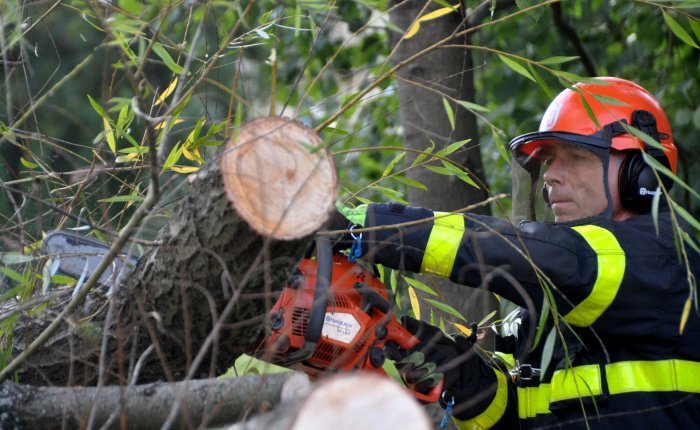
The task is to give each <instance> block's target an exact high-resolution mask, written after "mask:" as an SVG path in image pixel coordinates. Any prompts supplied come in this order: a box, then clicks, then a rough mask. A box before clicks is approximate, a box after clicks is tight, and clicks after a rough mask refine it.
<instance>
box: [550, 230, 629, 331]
mask: <svg viewBox="0 0 700 430" xmlns="http://www.w3.org/2000/svg"><path fill="white" fill-rule="evenodd" d="M572 228H573V229H574V230H576V231H577V232H578V233H579V234H580V235H581V236H583V238H584V239H586V242H588V244H589V245H590V247H591V248H593V251H595V253H596V255H597V256H598V277H597V278H596V281H595V284H594V285H593V289H592V290H591V293H590V294H589V295H588V297H586V298H585V299H584V300H583V301H582V302H581V303H579V304H578V305H577V306H576V307H575V308H573V309H572V310H571V312H569V313H568V314H567V315H565V316H564V320H565V321H566V322H568V323H569V324H572V325H575V326H579V327H586V326H589V325H591V324H593V323H594V322H595V321H596V320H597V319H598V317H600V316H601V315H602V314H603V312H605V310H606V309H607V308H608V306H610V304H611V303H612V301H613V300H614V299H615V296H616V295H617V291H618V290H619V289H620V284H621V283H622V277H623V276H624V274H625V252H624V251H623V250H622V248H621V247H620V244H619V243H618V241H617V239H615V236H613V234H612V233H611V232H609V231H608V230H606V229H604V228H602V227H598V226H595V225H582V226H577V227H572Z"/></svg>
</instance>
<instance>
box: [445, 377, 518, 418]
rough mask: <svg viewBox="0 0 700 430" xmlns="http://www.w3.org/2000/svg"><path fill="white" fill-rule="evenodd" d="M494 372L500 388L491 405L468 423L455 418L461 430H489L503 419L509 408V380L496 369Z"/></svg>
mask: <svg viewBox="0 0 700 430" xmlns="http://www.w3.org/2000/svg"><path fill="white" fill-rule="evenodd" d="M494 372H496V378H497V379H498V386H497V387H496V395H495V396H493V400H492V401H491V404H490V405H489V407H488V408H486V410H485V411H484V412H482V413H481V414H479V415H477V416H476V417H474V418H472V419H470V420H468V421H460V420H458V419H456V418H454V419H453V420H452V421H454V423H455V426H456V427H457V428H458V429H459V430H482V429H489V428H491V427H493V426H494V425H495V424H496V423H497V422H498V421H500V419H501V418H503V413H504V412H505V411H506V406H508V380H507V379H506V375H505V374H504V373H503V372H501V371H499V370H496V369H494Z"/></svg>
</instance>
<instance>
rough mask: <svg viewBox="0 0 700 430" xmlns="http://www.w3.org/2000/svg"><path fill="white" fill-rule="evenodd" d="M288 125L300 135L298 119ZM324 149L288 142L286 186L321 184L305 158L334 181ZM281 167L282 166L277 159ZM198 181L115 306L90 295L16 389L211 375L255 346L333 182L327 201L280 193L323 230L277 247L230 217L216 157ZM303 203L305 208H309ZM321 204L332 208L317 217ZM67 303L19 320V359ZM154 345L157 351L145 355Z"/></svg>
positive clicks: (266, 172)
mask: <svg viewBox="0 0 700 430" xmlns="http://www.w3.org/2000/svg"><path fill="white" fill-rule="evenodd" d="M270 121H271V122H273V123H274V124H276V125H277V126H278V127H281V129H282V130H283V132H284V133H286V134H288V135H289V136H293V135H294V134H293V133H291V132H290V131H289V130H288V129H287V128H284V127H287V126H286V125H280V119H278V118H272V119H271V120H270ZM281 123H282V124H288V125H289V126H290V127H292V128H298V127H301V124H300V123H297V122H294V121H291V120H281ZM246 126H248V124H247V125H246ZM246 126H244V129H242V130H241V131H240V135H241V136H246V134H245V130H249V129H245V127H246ZM254 126H255V127H260V124H259V123H256V124H254ZM257 142H258V143H256V144H260V145H263V148H262V149H260V151H261V153H265V151H266V150H265V149H264V145H265V144H268V143H270V140H269V139H265V138H262V139H257ZM318 142H320V139H318V141H317V142H298V141H294V140H292V141H290V142H288V145H287V148H286V152H287V153H288V155H289V157H288V158H287V161H288V162H289V165H283V164H281V165H279V166H278V167H279V169H280V171H283V172H285V177H287V178H289V182H290V183H292V182H294V183H295V184H296V181H292V178H293V177H294V176H295V175H296V176H301V177H302V178H306V180H309V181H313V180H314V179H313V178H312V172H308V171H304V170H303V169H297V167H298V166H299V161H298V159H297V158H296V156H292V155H291V153H296V154H301V156H302V158H303V157H307V156H308V155H309V154H310V153H311V154H315V155H314V157H316V158H318V160H321V161H318V167H317V170H318V169H320V170H321V171H323V172H325V173H324V174H323V175H321V176H316V178H317V180H323V181H325V180H328V179H327V178H331V180H332V181H335V173H334V168H333V165H332V159H331V157H329V156H328V155H327V153H326V152H325V151H324V150H323V149H320V150H314V145H311V144H310V143H314V144H318ZM239 144H252V143H251V142H241V141H237V142H232V143H230V146H229V150H228V151H226V152H225V153H224V155H223V156H224V157H225V156H226V154H227V153H228V154H230V153H232V152H233V151H230V149H231V148H233V147H234V146H235V145H239ZM277 144H278V143H275V145H277ZM276 162H277V163H278V164H279V163H284V160H283V159H282V158H279V159H276ZM328 169H330V172H332V173H328V171H329V170H328ZM257 174H258V175H259V178H258V179H259V181H260V183H263V182H264V181H265V179H266V176H274V175H273V173H272V172H271V171H270V169H261V170H258V171H257ZM315 175H318V172H317V173H315ZM319 178H320V179H319ZM276 180H282V179H276ZM190 182H191V183H190V188H189V193H188V194H187V196H186V197H184V198H183V199H182V201H180V202H179V204H178V205H177V207H176V208H175V210H174V214H173V216H172V219H171V220H170V222H169V223H168V224H167V225H166V226H165V227H164V228H163V229H162V230H161V231H160V232H159V235H158V238H157V242H158V246H155V247H153V248H152V249H150V250H149V251H148V252H146V253H145V254H144V255H143V256H141V258H140V260H139V262H138V264H137V266H136V268H135V269H134V270H133V272H132V273H131V274H130V275H129V276H128V278H127V279H126V280H125V282H124V283H123V285H121V286H119V287H117V288H116V289H115V291H114V294H113V296H112V297H111V298H110V299H105V298H104V297H103V296H99V295H97V294H95V295H93V296H92V297H91V298H90V300H89V301H88V302H87V303H86V304H85V305H84V307H83V309H82V312H81V313H80V315H74V316H73V318H71V320H70V321H68V323H69V324H66V326H65V328H64V329H63V330H62V331H61V332H59V333H57V334H56V335H55V336H53V337H52V339H51V340H50V341H49V342H48V343H47V344H45V345H43V347H42V348H41V349H40V350H39V351H37V352H36V353H34V354H33V356H32V357H31V359H30V360H28V361H26V362H25V363H23V364H22V367H21V368H20V370H19V371H18V373H17V376H18V380H19V381H20V382H23V383H29V384H36V385H64V384H68V385H77V384H82V385H92V384H96V383H100V384H106V383H118V384H121V385H123V384H125V381H126V380H134V375H133V374H134V372H135V368H136V363H137V362H138V361H139V359H140V360H141V365H140V366H139V367H138V368H139V369H140V372H139V373H138V375H137V376H138V378H137V381H138V382H140V383H143V382H151V381H157V380H168V381H174V380H182V379H185V378H191V377H207V376H209V377H211V376H214V375H216V374H220V373H221V372H223V371H224V370H225V369H227V368H228V367H229V366H230V365H231V364H232V363H233V361H234V360H235V359H236V357H238V356H239V355H240V354H242V353H244V352H246V351H247V350H249V349H250V347H251V344H252V343H253V342H254V341H255V339H256V338H257V337H258V336H259V334H260V332H261V328H262V321H263V319H264V315H265V312H266V310H267V309H269V308H270V307H271V305H272V302H273V300H274V294H275V292H276V291H278V290H281V288H282V286H283V285H284V283H285V280H286V278H287V277H288V276H289V274H290V273H291V271H292V269H293V268H294V266H295V265H296V264H297V263H298V261H299V260H300V259H301V258H302V257H303V255H304V253H305V252H306V250H307V248H308V247H309V244H310V240H311V235H310V233H311V232H312V231H313V230H314V229H318V228H320V227H321V226H322V224H323V223H324V222H325V218H326V217H327V214H328V207H329V206H332V203H333V202H334V201H335V194H334V193H335V183H334V182H333V184H332V186H330V187H328V186H327V185H326V184H324V187H323V190H324V192H326V193H327V194H326V195H324V196H323V197H322V199H324V200H323V201H324V203H322V204H321V203H320V202H319V199H320V198H321V197H319V195H318V194H314V193H311V194H303V193H299V192H297V191H298V190H297V189H292V190H289V192H288V193H286V194H285V195H284V197H285V198H287V199H292V200H294V205H295V207H298V208H304V207H307V208H311V209H309V213H316V214H318V216H316V217H315V218H313V217H310V218H313V223H315V225H314V224H313V223H310V224H309V225H307V229H306V230H305V231H304V232H303V234H302V235H301V236H299V235H297V238H295V239H292V240H276V239H275V238H274V236H263V235H260V234H258V233H257V232H256V231H254V230H252V229H251V228H250V227H249V225H248V223H247V222H245V221H244V220H243V219H242V218H241V217H240V216H239V215H238V214H237V213H236V211H235V210H234V209H233V207H232V205H231V202H230V201H229V200H228V199H227V198H226V193H227V191H226V190H225V187H224V183H223V180H222V175H221V171H220V168H219V163H218V160H214V161H212V162H209V163H207V164H205V165H204V166H203V167H202V168H201V169H200V170H199V171H198V172H197V173H196V174H193V175H192V176H191V177H190ZM305 182H306V181H302V183H305ZM278 185H279V184H276V186H278ZM319 188H321V186H319ZM278 189H279V188H278ZM329 190H331V191H329ZM280 198H282V196H281V195H280ZM303 198H306V199H307V200H305V201H301V200H302V199H303ZM309 199H310V200H309ZM326 201H330V205H329V204H328V203H327V202H326ZM278 203H279V202H278ZM279 205H280V207H282V208H285V207H288V206H290V205H291V201H288V202H287V206H285V204H282V203H279ZM319 206H320V207H323V208H325V209H324V210H325V212H323V211H322V212H313V210H315V208H318V207H319ZM262 209H263V210H265V208H262ZM282 213H285V212H284V211H283V212H282ZM261 217H262V215H261ZM278 221H279V220H278ZM281 222H284V220H282V221H281ZM309 226H310V227H309ZM287 238H288V237H287ZM62 304H63V303H54V304H52V305H51V306H50V307H49V308H48V310H47V311H46V312H45V313H43V314H42V315H41V317H40V318H36V317H33V316H32V315H30V314H27V313H25V314H23V315H22V316H21V317H20V318H19V321H18V322H17V325H16V328H15V336H14V339H13V355H15V356H16V355H17V354H18V353H19V352H21V351H22V350H23V349H24V348H26V345H28V344H29V343H30V342H31V341H32V340H33V339H34V338H36V336H37V335H38V333H40V332H41V330H42V329H43V328H44V327H45V326H47V325H48V323H49V322H50V321H51V318H52V317H53V316H55V315H56V314H57V312H58V311H59V310H60V308H61V305H62ZM151 345H153V348H152V350H153V352H152V353H145V351H148V350H149V347H150V346H151Z"/></svg>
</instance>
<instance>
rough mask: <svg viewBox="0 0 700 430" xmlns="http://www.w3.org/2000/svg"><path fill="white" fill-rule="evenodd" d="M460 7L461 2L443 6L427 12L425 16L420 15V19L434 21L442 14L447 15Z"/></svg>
mask: <svg viewBox="0 0 700 430" xmlns="http://www.w3.org/2000/svg"><path fill="white" fill-rule="evenodd" d="M458 7H459V4H456V5H454V6H450V7H443V8H440V9H436V10H434V11H432V12H430V13H427V14H425V15H424V16H422V17H420V18H419V19H420V21H422V22H426V21H432V20H434V19H437V18H440V17H441V16H445V15H447V14H449V13H452V12H454V11H455V9H456V8H458Z"/></svg>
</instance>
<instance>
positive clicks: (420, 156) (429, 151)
mask: <svg viewBox="0 0 700 430" xmlns="http://www.w3.org/2000/svg"><path fill="white" fill-rule="evenodd" d="M434 150H435V142H433V140H432V139H431V140H430V146H429V147H428V148H427V149H426V150H424V151H423V152H421V153H420V154H418V156H417V157H416V159H415V160H413V163H411V166H415V165H417V164H418V163H420V162H421V161H423V160H424V159H425V157H427V156H428V155H431V154H432V153H433V151H434Z"/></svg>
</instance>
